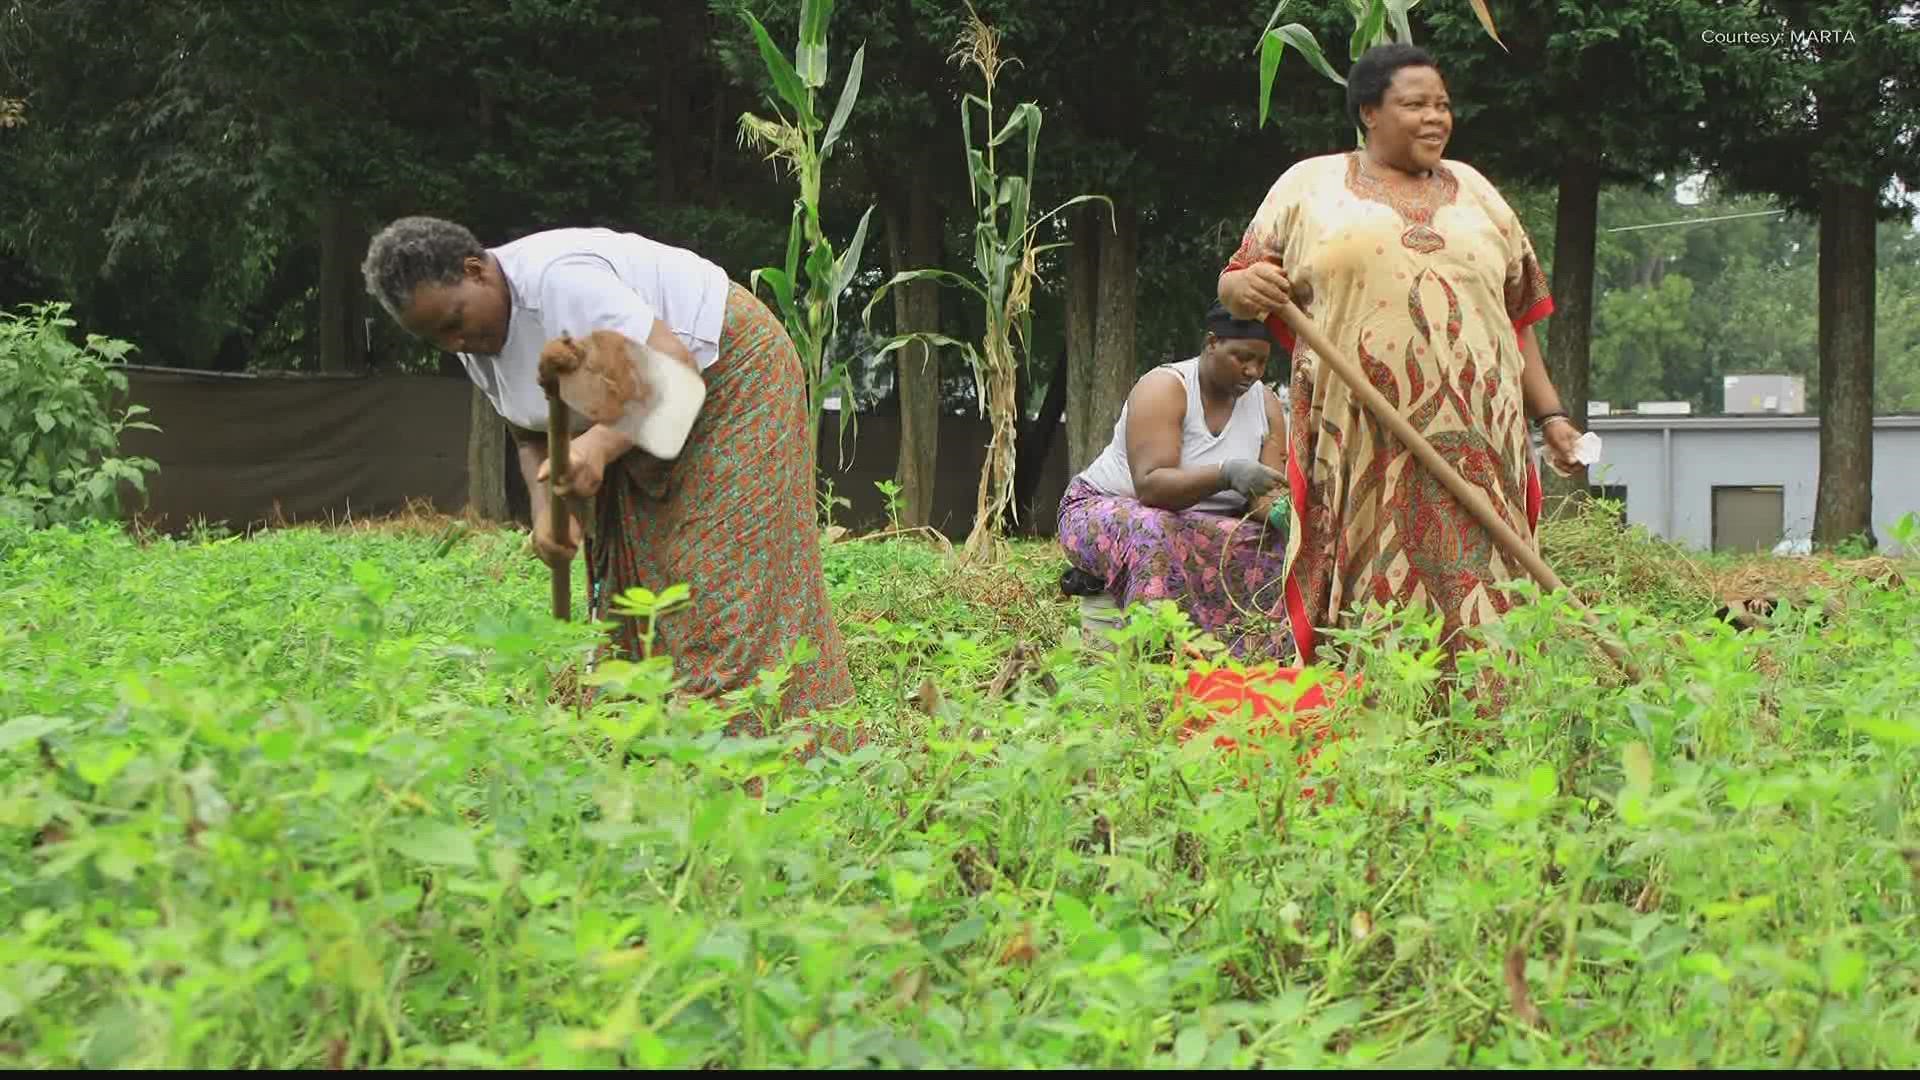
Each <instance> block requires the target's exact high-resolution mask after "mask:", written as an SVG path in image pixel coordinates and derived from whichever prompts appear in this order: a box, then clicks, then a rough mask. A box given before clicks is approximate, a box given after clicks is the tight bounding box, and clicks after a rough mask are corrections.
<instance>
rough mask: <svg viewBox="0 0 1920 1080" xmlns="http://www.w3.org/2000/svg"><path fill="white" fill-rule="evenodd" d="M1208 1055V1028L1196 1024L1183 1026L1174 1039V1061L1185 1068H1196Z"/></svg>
mask: <svg viewBox="0 0 1920 1080" xmlns="http://www.w3.org/2000/svg"><path fill="white" fill-rule="evenodd" d="M1206 1056H1207V1032H1206V1030H1205V1029H1204V1028H1201V1027H1200V1026H1198V1025H1195V1024H1189V1025H1187V1026H1186V1027H1183V1028H1181V1029H1180V1034H1179V1035H1177V1036H1175V1037H1174V1040H1173V1063H1174V1064H1175V1065H1178V1066H1180V1067H1181V1068H1183V1069H1195V1068H1198V1067H1199V1066H1200V1062H1201V1061H1202V1060H1203V1059H1205V1058H1206Z"/></svg>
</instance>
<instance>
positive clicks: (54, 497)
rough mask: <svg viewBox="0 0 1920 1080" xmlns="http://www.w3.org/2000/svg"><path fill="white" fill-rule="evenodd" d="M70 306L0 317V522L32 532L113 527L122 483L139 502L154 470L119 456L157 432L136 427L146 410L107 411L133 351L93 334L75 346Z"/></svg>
mask: <svg viewBox="0 0 1920 1080" xmlns="http://www.w3.org/2000/svg"><path fill="white" fill-rule="evenodd" d="M68 306H69V305H67V304H65V303H46V304H30V305H23V307H22V308H21V312H22V313H14V312H0V518H14V519H19V520H23V521H26V522H27V523H28V524H31V525H34V526H36V527H38V526H46V525H54V524H62V523H69V522H77V521H83V520H86V519H89V518H92V519H109V518H115V517H118V516H119V512H120V492H119V482H120V481H121V480H125V481H127V482H128V483H130V484H132V485H133V486H134V487H135V488H136V489H137V490H139V491H140V492H141V493H142V494H144V493H145V492H146V490H147V481H146V474H147V473H150V472H153V471H155V470H157V469H158V468H159V467H160V466H159V465H158V464H157V463H155V462H154V461H153V460H152V459H150V458H143V457H122V456H120V455H119V453H118V451H119V447H120V434H121V432H123V431H125V430H126V429H128V428H130V427H131V428H144V429H146V430H148V431H158V430H159V429H158V428H156V427H154V426H153V425H152V424H149V423H146V422H144V421H140V420H136V419H134V418H135V417H137V416H140V415H142V414H143V413H145V412H146V411H147V410H146V409H145V408H144V407H143V406H140V405H128V406H126V407H125V408H124V409H122V410H120V412H119V413H118V414H117V415H116V413H115V411H114V406H115V402H114V397H115V395H116V394H125V392H126V389H127V377H126V376H125V375H124V374H122V373H121V372H118V371H115V370H114V368H113V365H115V364H118V363H123V362H124V358H125V356H126V355H127V353H129V352H132V351H133V348H134V347H133V345H132V344H131V343H129V342H125V341H120V340H118V339H115V338H109V337H103V336H101V335H99V334H88V335H87V337H86V344H85V345H75V344H74V343H73V339H72V337H71V336H70V335H69V333H68V331H70V330H71V329H72V328H73V327H74V326H75V325H76V324H75V323H74V321H73V320H72V319H70V318H68V317H67V308H68Z"/></svg>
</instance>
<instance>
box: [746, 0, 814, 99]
mask: <svg viewBox="0 0 1920 1080" xmlns="http://www.w3.org/2000/svg"><path fill="white" fill-rule="evenodd" d="M740 17H741V18H743V19H745V20H747V26H748V27H750V28H751V29H752V30H753V43H754V44H755V45H756V46H758V47H759V49H760V60H761V62H762V63H764V64H766V66H767V74H768V75H770V76H772V77H773V88H774V90H775V91H777V92H778V93H779V95H780V98H781V100H783V101H785V102H786V103H787V105H788V106H789V107H790V108H792V109H793V111H795V112H797V113H800V114H802V115H803V116H805V117H807V118H808V119H809V120H811V119H812V118H813V107H812V105H811V104H810V100H811V99H810V98H809V96H808V94H807V91H806V88H805V87H804V86H802V85H801V83H800V76H799V75H797V74H795V73H794V70H793V65H792V64H790V63H788V62H787V58H786V57H785V56H783V55H781V53H780V50H779V48H777V47H776V46H775V45H774V43H773V38H771V37H769V36H767V28H766V27H764V26H761V25H760V20H759V19H756V18H754V17H753V13H752V12H747V11H743V12H741V13H740Z"/></svg>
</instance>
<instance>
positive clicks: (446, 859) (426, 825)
mask: <svg viewBox="0 0 1920 1080" xmlns="http://www.w3.org/2000/svg"><path fill="white" fill-rule="evenodd" d="M390 843H391V845H392V847H393V850H395V851H397V852H399V853H400V854H402V855H405V856H407V857H408V858H411V859H417V860H418V861H420V862H423V863H428V864H430V865H434V866H457V867H460V868H461V869H463V870H471V869H474V868H476V867H478V866H479V865H480V856H479V853H478V851H477V850H476V849H475V847H474V843H473V834H472V833H471V832H469V831H467V830H466V829H463V828H461V827H460V826H458V825H450V824H447V823H446V822H440V821H422V822H417V823H415V824H414V825H412V826H410V827H407V828H404V829H402V830H400V832H399V833H398V835H396V836H395V837H394V838H393V840H392V841H390Z"/></svg>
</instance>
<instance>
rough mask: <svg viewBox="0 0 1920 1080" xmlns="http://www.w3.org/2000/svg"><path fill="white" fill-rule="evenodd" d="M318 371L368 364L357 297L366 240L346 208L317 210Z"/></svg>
mask: <svg viewBox="0 0 1920 1080" xmlns="http://www.w3.org/2000/svg"><path fill="white" fill-rule="evenodd" d="M319 225H320V370H321V371H358V370H360V369H361V368H363V367H365V366H366V360H367V336H366V327H365V326H364V325H363V322H362V320H363V319H364V317H365V316H364V311H365V308H364V306H363V305H362V303H361V298H362V297H363V296H365V294H366V287H365V286H364V285H363V284H362V283H361V281H360V256H361V255H362V254H363V253H364V251H365V249H366V240H367V238H366V237H365V236H364V235H362V230H361V229H359V228H358V227H357V226H356V225H355V224H354V218H353V214H352V212H351V211H350V210H349V209H348V207H347V206H346V204H344V203H342V202H339V201H338V200H335V199H328V200H326V201H325V202H324V203H323V204H322V205H321V207H320V222H319Z"/></svg>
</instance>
